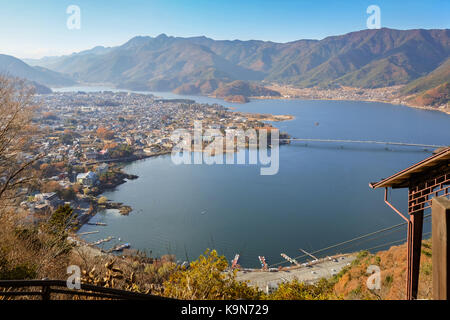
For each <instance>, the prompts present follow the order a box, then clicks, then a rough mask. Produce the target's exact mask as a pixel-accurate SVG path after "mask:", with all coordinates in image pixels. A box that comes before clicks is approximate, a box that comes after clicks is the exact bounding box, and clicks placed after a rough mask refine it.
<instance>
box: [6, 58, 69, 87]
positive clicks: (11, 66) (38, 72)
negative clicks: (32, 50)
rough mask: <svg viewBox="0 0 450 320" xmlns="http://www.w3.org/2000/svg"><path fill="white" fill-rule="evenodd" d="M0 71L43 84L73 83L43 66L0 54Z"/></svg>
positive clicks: (66, 84)
mask: <svg viewBox="0 0 450 320" xmlns="http://www.w3.org/2000/svg"><path fill="white" fill-rule="evenodd" d="M0 73H5V74H8V75H11V76H14V77H18V78H24V79H27V80H30V81H34V82H37V83H38V84H40V85H45V86H70V85H73V84H75V81H73V80H72V79H71V78H70V77H69V76H65V75H62V74H60V73H58V72H55V71H52V70H49V69H46V68H43V67H39V66H36V67H31V66H29V65H28V64H26V63H25V62H23V61H22V60H20V59H17V58H15V57H12V56H8V55H4V54H0Z"/></svg>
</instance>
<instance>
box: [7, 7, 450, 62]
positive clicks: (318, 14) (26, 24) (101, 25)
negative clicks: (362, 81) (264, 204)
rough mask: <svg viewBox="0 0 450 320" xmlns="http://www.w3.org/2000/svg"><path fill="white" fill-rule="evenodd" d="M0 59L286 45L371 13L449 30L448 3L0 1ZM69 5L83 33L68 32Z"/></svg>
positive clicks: (386, 20) (391, 22) (394, 23)
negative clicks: (102, 49)
mask: <svg viewBox="0 0 450 320" xmlns="http://www.w3.org/2000/svg"><path fill="white" fill-rule="evenodd" d="M0 4H1V7H0V8H1V9H0V53H4V54H11V55H14V56H16V57H19V58H38V57H42V56H48V55H60V54H68V53H72V52H75V51H80V50H85V49H89V48H92V47H95V46H97V45H103V46H115V45H120V44H123V43H124V42H126V41H128V40H129V39H130V38H132V37H134V36H136V35H149V36H157V35H158V34H161V33H166V34H167V35H172V36H182V37H187V36H198V35H205V36H207V37H210V38H213V39H230V40H233V39H241V40H248V39H258V40H271V41H276V42H287V41H293V40H298V39H322V38H324V37H327V36H330V35H338V34H344V33H347V32H351V31H357V30H361V29H366V28H367V27H366V20H367V18H368V16H369V15H368V14H367V13H366V9H367V7H368V6H369V5H372V4H374V5H378V6H379V7H380V9H381V26H382V27H388V28H395V29H413V28H424V29H433V28H439V29H442V28H449V27H450V1H449V0H425V1H424V0H421V1H417V0H409V1H403V0H395V1H393V0H369V1H366V0H359V1H356V0H345V1H344V0H272V1H269V0H258V1H254V0H223V1H222V0H189V1H187V0H185V1H183V0H179V1H175V0H172V1H171V0H146V1H144V0H109V1H104V0H90V1H87V0H70V1H66V0H0ZM69 5H77V6H79V8H80V10H81V28H80V29H79V30H69V29H68V28H67V23H66V22H67V19H68V17H69V14H67V13H66V10H67V7H68V6H69Z"/></svg>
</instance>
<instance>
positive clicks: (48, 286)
mask: <svg viewBox="0 0 450 320" xmlns="http://www.w3.org/2000/svg"><path fill="white" fill-rule="evenodd" d="M32 289H34V290H32ZM55 294H58V298H56V299H61V300H66V299H64V298H62V297H63V296H64V295H66V296H70V297H71V299H72V298H74V297H75V296H77V297H80V298H81V297H86V298H98V299H111V300H171V299H169V298H164V297H160V296H155V295H150V294H144V293H137V292H131V291H125V290H119V289H113V288H105V287H99V286H94V285H91V284H81V286H80V290H76V289H68V288H67V283H66V281H63V280H0V300H1V299H2V298H3V299H5V298H6V299H15V298H17V297H22V298H24V299H31V298H32V297H40V298H41V299H42V300H51V299H52V295H55Z"/></svg>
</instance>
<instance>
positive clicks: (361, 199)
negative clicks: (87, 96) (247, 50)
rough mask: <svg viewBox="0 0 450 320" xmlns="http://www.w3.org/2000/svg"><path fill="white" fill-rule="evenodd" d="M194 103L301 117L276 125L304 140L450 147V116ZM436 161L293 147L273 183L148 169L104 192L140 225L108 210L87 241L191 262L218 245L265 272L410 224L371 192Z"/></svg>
mask: <svg viewBox="0 0 450 320" xmlns="http://www.w3.org/2000/svg"><path fill="white" fill-rule="evenodd" d="M81 89H82V90H84V91H86V90H87V88H81ZM81 89H80V90H81ZM98 89H102V88H98V87H96V88H91V89H89V90H91V91H93V90H98ZM64 90H67V89H64ZM155 94H156V95H160V96H164V97H166V98H175V97H180V96H177V95H174V94H168V93H155ZM183 98H193V99H195V100H197V101H198V102H205V103H220V104H223V105H225V106H233V107H236V109H237V110H238V111H245V112H255V113H271V114H289V115H293V116H295V119H294V120H291V121H286V122H279V123H275V126H277V127H279V128H280V129H281V130H282V131H286V132H288V133H289V134H290V135H291V136H293V137H298V138H321V139H357V140H379V141H398V142H408V143H420V144H435V145H436V144H437V145H449V144H450V116H448V115H446V114H444V113H440V112H437V111H425V110H419V109H413V108H408V107H404V106H396V105H390V104H384V103H372V102H350V101H306V100H255V101H252V102H250V103H247V104H244V105H235V104H232V103H226V102H223V101H221V100H216V99H212V98H207V97H186V96H183ZM430 154H431V150H428V151H424V149H423V148H417V147H413V148H411V147H394V146H389V147H388V148H387V149H386V146H385V145H368V144H367V145H366V144H332V143H319V142H316V143H308V144H305V143H300V142H294V143H292V144H291V145H286V146H281V147H280V166H279V172H278V174H276V175H273V176H261V175H260V167H259V166H256V165H206V164H204V165H179V166H177V165H175V164H173V163H172V161H171V157H170V156H161V157H157V158H151V159H146V160H142V161H137V162H134V163H131V164H128V165H127V166H126V171H127V172H129V173H133V174H137V175H138V176H139V179H137V180H134V181H129V182H127V183H125V184H123V185H121V186H119V187H117V188H116V189H115V190H114V191H110V192H106V193H105V194H104V195H105V196H106V197H107V198H109V199H111V200H114V201H119V202H123V203H125V204H127V205H130V206H132V207H133V209H134V211H133V212H132V213H131V214H130V215H129V216H121V215H120V214H118V213H117V212H116V211H115V210H106V211H104V212H100V213H99V214H97V215H96V216H95V217H94V218H93V219H92V220H91V221H99V222H106V223H107V224H108V226H107V227H96V226H87V225H86V226H84V227H83V228H82V229H81V232H86V231H93V230H99V231H100V233H98V234H93V235H89V236H85V239H86V240H88V241H94V240H97V239H100V238H106V237H107V236H115V237H120V238H121V242H122V243H123V242H129V243H131V245H132V247H133V248H135V249H140V250H145V251H146V252H147V253H148V254H152V255H153V256H159V255H162V254H175V255H176V256H177V258H178V259H180V260H187V259H189V260H192V259H195V258H196V257H198V255H200V254H201V253H203V252H204V250H205V249H206V248H214V249H217V250H218V252H219V253H220V254H224V255H226V256H227V258H228V259H229V260H230V259H232V258H233V256H234V254H236V253H240V254H241V264H242V265H244V266H248V267H257V266H259V262H258V255H264V256H265V257H266V259H267V260H268V263H269V264H272V263H276V262H279V261H282V260H283V259H282V258H281V256H280V253H286V254H287V255H289V256H291V257H296V256H301V255H302V253H301V252H300V251H299V249H300V248H302V249H305V250H307V251H315V250H318V249H321V248H324V247H327V246H329V245H332V244H335V243H338V242H341V241H345V240H348V239H351V238H354V237H357V236H359V235H362V234H366V233H369V232H372V231H376V230H379V229H381V228H384V227H389V226H391V225H394V224H399V223H402V222H403V220H402V219H401V218H400V217H399V216H398V215H397V214H396V213H394V212H393V211H392V210H391V209H389V208H388V207H387V206H386V205H385V204H384V202H383V195H384V191H383V190H372V189H371V188H370V187H369V185H368V184H369V182H374V181H378V180H380V179H382V178H385V177H388V176H390V175H391V174H393V173H395V172H397V171H398V170H401V169H404V168H405V167H407V166H409V165H411V164H414V163H415V162H417V161H419V160H422V159H424V158H426V157H428V156H429V155H430ZM392 197H393V202H394V203H395V204H396V205H397V207H398V208H400V209H401V210H403V211H405V210H406V202H407V192H406V190H396V191H394V192H393V193H392ZM429 231H430V219H428V220H426V221H425V224H424V232H425V233H427V232H429ZM405 237H406V226H405V227H404V228H401V229H396V230H394V231H393V232H388V233H384V234H382V236H381V237H377V238H375V237H374V238H370V239H366V241H358V242H355V243H350V244H348V245H346V246H345V245H344V246H341V247H338V248H335V249H332V250H328V251H324V252H321V253H320V254H319V256H324V255H329V254H333V253H337V252H348V251H355V250H359V249H367V248H372V247H376V248H375V249H374V250H379V249H386V248H387V245H386V246H382V245H383V244H387V243H389V242H392V241H395V240H401V239H404V238H405ZM112 244H113V243H110V244H105V248H109V247H110V246H111V245H112ZM300 260H304V259H300Z"/></svg>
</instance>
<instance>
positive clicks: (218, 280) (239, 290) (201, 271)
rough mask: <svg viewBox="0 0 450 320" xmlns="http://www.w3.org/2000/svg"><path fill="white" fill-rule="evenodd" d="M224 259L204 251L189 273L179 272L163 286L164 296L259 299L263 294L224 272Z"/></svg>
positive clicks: (232, 273) (225, 262)
mask: <svg viewBox="0 0 450 320" xmlns="http://www.w3.org/2000/svg"><path fill="white" fill-rule="evenodd" d="M227 267H228V263H227V260H226V258H225V257H224V256H219V255H218V254H217V252H216V251H215V250H213V251H209V250H207V251H206V252H205V254H204V255H201V256H200V257H199V258H198V260H196V261H194V262H192V263H191V264H190V268H189V269H188V270H185V269H183V268H182V269H180V270H178V271H177V272H175V273H173V274H172V275H171V276H170V278H169V280H168V281H166V282H165V283H164V294H165V295H166V296H168V297H172V298H176V299H193V300H197V299H198V300H205V299H208V300H209V299H214V300H215V299H220V300H221V299H227V300H231V299H260V298H261V297H262V296H263V294H262V293H261V292H260V291H258V290H257V289H255V288H252V287H249V286H248V285H247V283H245V282H240V281H237V280H236V272H235V271H231V272H229V273H226V272H225V271H226V269H227Z"/></svg>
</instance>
